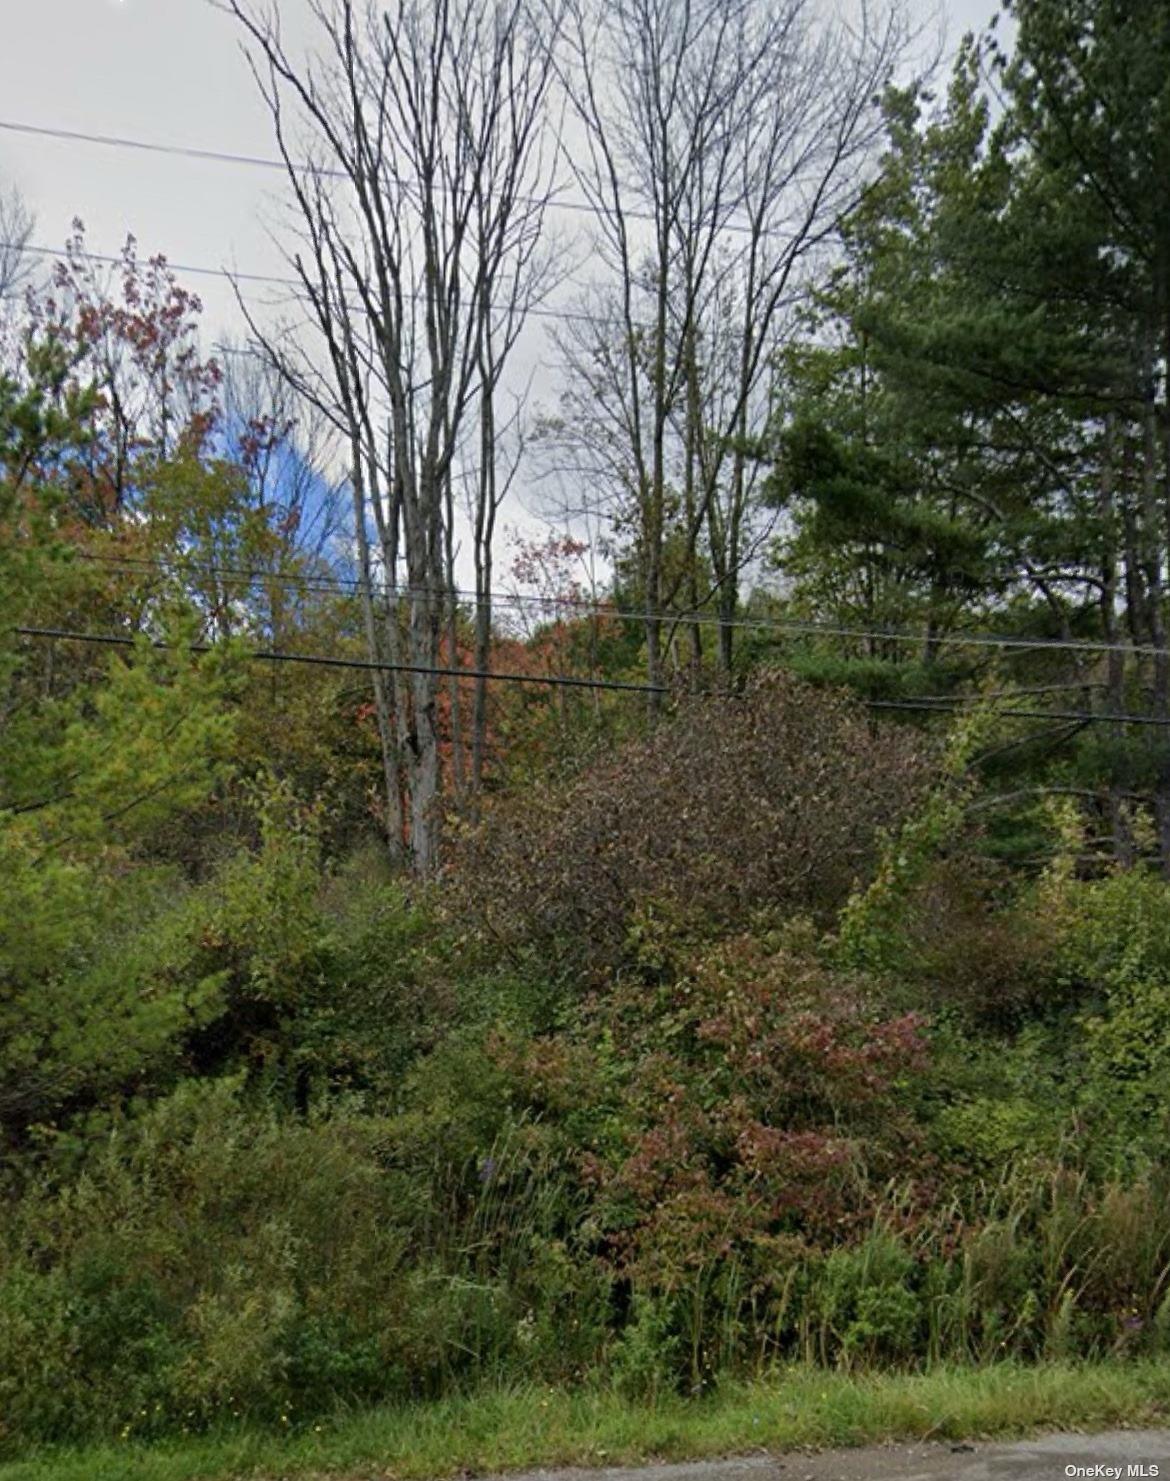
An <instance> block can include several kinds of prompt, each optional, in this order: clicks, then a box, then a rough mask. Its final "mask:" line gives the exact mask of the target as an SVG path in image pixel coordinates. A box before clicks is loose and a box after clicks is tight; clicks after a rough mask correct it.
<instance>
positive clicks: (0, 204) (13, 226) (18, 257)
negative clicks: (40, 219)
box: [0, 187, 36, 299]
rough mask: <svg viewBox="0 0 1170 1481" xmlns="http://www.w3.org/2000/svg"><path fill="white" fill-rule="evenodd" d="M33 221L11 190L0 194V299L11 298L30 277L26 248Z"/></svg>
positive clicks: (34, 223)
mask: <svg viewBox="0 0 1170 1481" xmlns="http://www.w3.org/2000/svg"><path fill="white" fill-rule="evenodd" d="M35 230H36V219H35V217H34V216H33V215H32V214H31V212H30V211H29V209H28V207H27V206H26V205H25V203H24V199H23V197H22V196H21V194H20V192H19V191H18V190H17V189H16V188H15V187H10V188H9V189H8V190H6V191H4V192H2V193H0V299H5V298H14V297H15V296H16V295H17V294H18V293H19V292H20V291H21V289H22V288H23V287H24V286H25V284H26V283H27V282H28V279H29V277H30V276H31V274H32V258H31V257H30V255H29V251H28V248H29V246H30V244H31V242H32V238H33V232H34V231H35Z"/></svg>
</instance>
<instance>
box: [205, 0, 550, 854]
mask: <svg viewBox="0 0 1170 1481" xmlns="http://www.w3.org/2000/svg"><path fill="white" fill-rule="evenodd" d="M227 9H228V10H229V11H230V12H231V13H232V14H233V15H234V16H235V17H236V18H237V20H238V21H239V23H240V25H241V26H242V27H243V29H244V32H245V34H246V37H247V41H248V44H249V48H250V55H251V58H252V62H253V70H254V72H255V75H256V78H257V82H258V84H259V86H260V88H261V90H262V92H263V96H264V99H265V102H266V103H267V106H268V108H269V110H270V113H271V115H272V119H273V124H274V128H275V132H276V138H277V141H278V145H279V147H280V150H281V153H282V156H283V158H284V161H285V165H286V172H287V178H288V182H289V186H290V189H291V192H292V196H293V200H294V202H295V207H296V209H295V212H294V220H295V222H296V227H297V230H298V234H299V238H300V247H299V250H297V251H296V252H295V253H294V254H292V263H293V267H294V269H295V271H296V274H297V277H298V279H299V282H300V287H301V290H302V294H303V297H304V300H305V301H306V302H307V304H308V305H309V308H310V319H311V324H312V328H313V329H314V330H315V331H316V333H317V336H318V344H320V343H323V345H324V348H325V366H324V368H321V366H320V356H319V353H318V351H317V349H316V348H314V347H313V346H311V345H310V344H308V343H307V342H306V340H305V339H304V337H303V336H295V335H293V336H285V337H283V338H281V339H277V338H276V337H274V336H272V335H269V336H267V337H266V341H265V342H266V343H267V345H268V347H269V349H270V351H271V352H272V353H273V355H274V358H275V359H276V360H277V362H278V363H279V364H281V366H282V367H283V369H284V371H285V373H286V374H288V375H289V376H290V377H291V378H292V379H293V380H294V382H295V383H296V384H297V385H298V387H299V388H300V390H301V391H302V392H303V393H304V394H307V395H309V396H310V398H311V399H312V400H313V401H314V402H315V403H316V404H317V405H319V406H322V407H323V408H326V409H327V410H328V413H329V415H330V416H331V418H332V419H333V421H334V424H335V426H337V428H338V429H339V431H340V432H341V433H342V434H343V436H344V438H345V441H346V446H347V448H348V453H349V463H350V473H351V480H352V487H353V498H354V521H355V527H356V533H357V545H358V554H359V560H360V565H361V570H362V575H363V580H362V587H363V606H364V612H365V620H366V632H367V638H368V641H369V644H370V648H371V653H372V655H373V656H374V658H375V659H377V660H379V661H385V662H386V663H387V664H389V665H393V666H396V667H394V668H393V669H392V670H391V671H390V672H389V676H388V677H387V678H385V679H384V680H383V681H382V682H380V683H379V684H377V685H376V686H375V699H376V703H377V709H378V722H379V730H380V734H381V737H382V743H383V747H384V752H385V761H386V765H385V772H386V791H387V827H388V834H389V837H390V842H391V847H392V849H394V850H395V851H398V850H401V851H402V852H404V854H405V856H406V858H407V860H408V862H409V864H410V867H411V868H412V870H413V871H414V872H415V873H416V874H418V875H421V876H429V875H431V874H433V873H434V872H435V870H436V868H437V866H438V859H439V839H440V801H441V799H440V788H441V780H442V778H441V767H440V759H441V758H440V737H439V732H438V725H437V700H438V694H439V686H440V683H441V679H440V678H439V676H437V675H436V674H435V673H434V672H433V670H435V669H436V668H438V667H440V663H439V660H440V654H441V639H442V635H443V632H444V626H445V614H446V613H447V609H448V608H447V604H448V603H449V602H450V601H451V600H453V594H452V593H451V591H450V587H451V581H450V572H449V569H448V565H449V556H450V551H451V533H452V532H451V530H450V521H451V520H452V518H453V509H454V503H453V500H452V499H451V497H450V492H451V480H452V476H453V468H454V463H455V460H456V457H457V454H458V450H459V448H460V446H461V442H462V441H463V440H464V439H465V435H466V432H467V427H468V424H469V420H470V419H471V418H473V417H474V415H475V409H476V407H477V406H480V407H482V406H483V405H485V404H488V403H490V399H491V396H492V394H493V393H494V389H495V386H496V385H497V384H498V376H499V374H500V372H501V371H502V366H503V363H504V352H505V351H506V349H508V348H510V347H511V345H512V344H513V343H514V342H515V335H516V333H517V332H518V326H519V323H520V322H522V318H523V313H524V310H525V305H526V304H527V302H528V301H529V295H530V292H531V277H530V272H529V269H530V266H531V263H532V261H533V254H534V251H535V243H536V241H537V240H538V239H539V236H540V230H541V226H542V223H543V212H544V208H545V205H546V203H547V201H548V198H549V192H550V189H551V181H550V178H549V170H550V168H551V158H550V155H549V154H548V153H547V152H546V151H547V143H548V132H547V129H546V104H547V101H548V95H549V87H550V81H551V78H552V52H551V50H550V46H549V41H550V37H549V34H548V31H547V27H548V24H549V22H548V17H547V13H544V12H542V15H541V17H540V24H539V25H538V24H537V18H536V16H535V15H534V14H533V13H532V10H531V8H530V5H529V3H528V0H396V3H395V4H393V5H391V6H390V7H388V8H383V7H381V6H379V5H376V4H374V3H372V0H362V3H354V0H312V4H311V11H312V15H313V17H314V20H315V22H316V27H317V31H318V44H317V47H316V49H315V51H314V53H313V55H312V56H311V57H310V58H309V59H306V60H299V59H294V58H293V57H292V56H291V55H290V53H289V51H288V49H287V47H286V45H285V43H284V41H283V39H282V36H281V30H280V24H279V20H278V16H277V13H276V11H275V10H271V11H268V12H263V13H261V12H258V11H256V10H254V9H252V8H251V7H250V6H249V5H248V4H247V3H246V0H227ZM501 325H503V326H505V328H504V329H503V330H501V328H500V326H501ZM507 326H511V327H510V328H509V327H507ZM489 338H490V339H491V340H492V342H493V343H494V344H495V345H496V346H497V351H496V355H497V358H496V360H495V361H493V362H491V363H488V362H485V354H484V345H485V340H487V339H489ZM489 434H490V423H489ZM494 456H495V450H494V447H493V446H492V442H491V437H490V435H489V436H488V439H487V445H486V446H485V448H484V452H483V457H484V460H485V464H491V463H492V461H493V460H494Z"/></svg>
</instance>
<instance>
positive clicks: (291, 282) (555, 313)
mask: <svg viewBox="0 0 1170 1481" xmlns="http://www.w3.org/2000/svg"><path fill="white" fill-rule="evenodd" d="M3 251H8V252H28V253H30V254H31V255H32V256H34V257H53V258H56V259H57V260H58V261H68V260H71V259H72V260H76V261H79V262H94V263H97V264H98V265H99V266H102V267H125V266H126V259H125V258H124V257H115V256H113V255H112V254H111V253H108V252H88V251H85V252H66V251H64V250H62V249H59V248H57V247H42V246H37V245H35V244H20V243H17V242H0V252H3ZM163 262H164V264H165V266H166V267H168V268H170V269H171V270H172V271H173V272H176V273H187V274H191V275H192V276H194V277H202V278H223V279H224V280H225V281H227V282H229V283H231V284H233V285H234V284H236V283H262V284H267V285H269V286H273V287H278V288H295V289H297V290H303V289H304V284H303V283H302V281H301V279H300V278H288V277H278V276H276V275H275V274H272V273H245V272H236V271H235V270H234V269H231V268H226V267H204V266H201V265H199V264H197V263H192V262H172V261H171V260H170V258H169V257H166V256H165V255H164V257H163ZM8 296H9V297H13V298H15V297H19V296H20V295H18V294H10V295H8ZM296 296H297V298H298V300H299V301H301V302H306V301H307V300H306V299H305V297H304V294H303V291H298V293H297V295H296ZM404 297H406V298H409V299H411V300H412V301H413V302H415V303H425V301H426V300H425V297H424V296H423V295H422V294H421V293H407V294H405V295H404ZM353 307H354V308H357V307H358V306H357V305H353ZM490 307H491V308H494V309H498V310H499V311H500V312H501V313H503V312H506V311H507V310H508V309H509V308H510V307H511V305H508V304H492V305H490ZM524 317H525V318H533V319H553V320H555V321H556V322H557V323H558V324H563V323H565V322H566V321H572V322H574V323H581V324H594V325H598V326H600V327H602V328H610V327H612V326H613V325H614V324H615V323H617V322H618V319H617V316H615V317H613V318H609V319H607V318H604V317H603V316H602V315H601V314H589V313H585V312H584V311H583V310H582V309H551V308H541V307H540V305H539V304H533V305H531V306H529V307H527V308H525V309H524Z"/></svg>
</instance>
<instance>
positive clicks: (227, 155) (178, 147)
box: [0, 119, 753, 234]
mask: <svg viewBox="0 0 1170 1481" xmlns="http://www.w3.org/2000/svg"><path fill="white" fill-rule="evenodd" d="M0 130H3V131H4V132H5V133H9V134H24V135H27V136H29V137H32V138H38V139H59V140H64V141H65V142H67V143H70V144H97V145H101V146H103V147H105V148H108V149H132V150H136V151H138V152H139V153H144V154H164V155H171V156H174V157H176V158H179V159H193V160H200V161H202V162H203V163H205V164H221V165H239V166H243V167H246V168H249V169H260V170H276V171H278V172H279V173H280V174H282V175H286V174H287V173H288V171H289V164H288V163H287V162H286V161H285V160H282V159H277V158H275V157H274V156H272V155H257V154H239V153H236V152H235V151H233V150H228V149H201V148H197V147H194V146H191V145H187V144H159V143H157V142H156V141H155V140H153V139H132V138H128V137H126V136H123V135H118V134H93V133H88V132H86V131H84V130H82V129H61V128H49V127H46V126H40V125H37V124H31V123H18V122H16V121H14V120H10V119H0ZM291 168H292V170H293V172H294V173H295V174H302V175H306V174H313V175H320V176H322V177H323V178H325V179H330V180H349V179H350V178H351V177H350V175H349V174H348V173H347V172H346V171H345V170H341V169H337V168H336V167H330V166H324V165H322V166H318V165H311V164H309V162H308V161H307V160H306V161H297V160H294V161H293V162H292V166H291ZM394 179H395V182H396V183H397V184H399V185H401V186H402V187H403V188H404V189H407V190H410V189H415V190H417V189H418V183H417V182H415V181H410V180H406V179H403V178H402V177H401V176H397V175H396V176H394ZM439 188H442V187H439ZM512 199H513V200H514V201H515V202H516V203H517V204H518V205H524V206H548V207H555V208H556V209H557V210H560V211H573V212H576V213H578V214H581V215H585V216H594V217H595V216H596V215H597V211H596V209H595V207H594V206H592V205H591V204H590V203H589V202H588V201H576V200H558V199H557V198H556V193H555V191H553V192H552V193H551V194H550V195H549V196H547V197H546V196H536V195H517V196H513V197H512ZM623 215H624V216H625V217H626V218H627V219H628V220H631V221H648V222H651V223H653V222H654V221H655V220H656V218H655V216H654V215H653V213H652V212H650V211H638V210H629V211H624V212H623ZM724 226H725V230H727V231H733V232H739V233H745V234H751V233H752V231H753V228H752V226H751V225H750V224H748V223H746V222H740V221H728V222H726V223H725V224H724Z"/></svg>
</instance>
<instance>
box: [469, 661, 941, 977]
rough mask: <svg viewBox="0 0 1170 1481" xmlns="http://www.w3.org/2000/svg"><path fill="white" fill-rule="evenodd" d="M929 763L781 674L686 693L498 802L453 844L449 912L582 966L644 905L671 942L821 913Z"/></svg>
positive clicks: (603, 959)
mask: <svg viewBox="0 0 1170 1481" xmlns="http://www.w3.org/2000/svg"><path fill="white" fill-rule="evenodd" d="M927 771H928V768H927V765H926V759H925V755H924V752H923V750H922V747H921V744H920V743H919V742H918V741H916V740H915V739H914V738H913V737H912V736H911V735H910V733H909V732H907V731H906V730H904V729H903V730H898V729H895V728H893V727H875V726H874V725H873V724H872V723H871V721H870V719H869V718H868V717H867V715H866V713H865V712H864V710H863V709H861V708H860V707H859V706H857V705H855V704H854V703H852V702H851V701H849V700H847V699H846V698H844V697H843V696H840V695H836V694H831V693H827V692H825V691H821V690H816V689H813V688H812V687H810V686H804V685H801V684H799V683H797V682H796V681H794V680H792V679H790V678H787V677H785V676H783V675H773V676H770V677H767V678H763V679H760V680H757V681H756V682H755V683H754V684H753V685H752V687H751V688H750V689H749V690H748V692H747V693H746V694H744V695H743V696H742V698H741V699H739V700H736V701H733V700H729V699H727V698H726V697H716V698H708V699H696V700H688V701H686V702H684V703H683V705H682V706H681V708H680V710H679V712H678V714H677V715H675V716H674V717H673V718H672V719H670V720H668V721H664V722H663V723H662V724H661V725H660V726H659V727H658V728H657V729H656V730H655V731H653V733H652V734H651V735H650V736H649V737H648V738H647V739H645V740H640V741H637V742H631V743H628V744H626V745H624V746H623V747H621V748H620V749H619V750H618V751H617V752H616V754H614V756H613V757H612V759H610V760H608V761H606V762H602V763H598V764H596V765H594V766H593V767H592V768H591V769H590V770H588V771H587V772H586V773H585V774H584V775H583V776H582V777H580V778H579V779H578V780H577V781H576V782H574V783H573V784H571V785H570V786H568V787H564V788H556V787H551V786H546V787H534V788H532V789H531V790H530V791H529V792H527V793H525V795H524V796H522V797H519V798H515V799H509V800H506V801H502V802H500V803H499V804H497V805H496V806H495V807H494V808H493V809H492V811H491V812H490V814H489V816H488V818H487V820H486V822H485V823H484V824H483V825H482V826H481V827H480V828H479V829H476V830H472V831H471V832H470V833H468V834H466V835H464V836H463V838H462V839H461V841H460V843H459V845H458V847H457V848H456V850H455V857H454V861H453V863H452V866H451V880H450V883H451V887H452V892H451V893H452V906H451V908H452V914H453V916H454V918H455V919H457V920H459V921H460V922H461V923H470V924H474V925H475V927H476V928H477V929H478V930H479V931H480V932H482V933H483V934H484V935H485V937H486V938H487V939H489V940H490V941H491V942H492V943H493V944H494V945H495V947H496V949H497V950H498V949H500V947H501V946H502V947H503V948H504V949H506V950H512V951H515V950H517V949H518V948H519V947H520V946H522V945H524V944H527V945H529V946H535V947H536V948H537V949H538V951H539V953H540V954H541V955H542V957H543V959H544V960H545V962H546V963H557V964H559V965H560V966H561V967H562V968H563V969H565V970H567V971H570V972H581V971H586V972H588V973H589V974H591V975H593V976H594V977H596V976H597V975H598V974H600V973H602V972H604V971H605V970H606V969H607V968H612V967H614V966H615V965H617V964H619V963H621V962H622V961H623V960H624V959H625V957H626V956H627V954H628V951H629V947H630V929H631V926H632V924H633V923H634V921H635V919H636V918H638V916H639V915H642V914H645V912H646V911H647V910H658V911H660V912H661V913H662V914H663V915H664V916H665V918H666V919H667V920H669V921H670V922H671V923H673V925H674V926H675V927H676V928H677V929H678V931H679V932H680V933H681V935H682V937H683V939H684V940H685V939H686V938H687V937H688V936H689V937H691V938H692V939H693V937H694V936H695V935H696V934H700V933H702V932H708V931H711V930H725V929H727V928H729V927H736V926H738V927H739V928H741V929H742V927H743V924H744V923H745V921H746V920H747V919H748V918H749V917H750V916H751V914H752V913H753V912H755V911H759V910H765V911H768V912H770V913H771V914H772V915H774V916H776V917H779V918H781V919H782V918H784V917H786V916H789V915H792V914H794V913H802V912H813V913H815V914H817V915H819V916H821V917H822V918H824V919H826V920H827V919H828V918H829V917H830V915H831V912H832V911H833V909H834V908H835V907H836V906H838V905H840V904H841V903H842V902H843V901H844V899H845V898H846V896H847V895H848V894H849V892H850V890H851V889H852V888H853V887H854V885H855V884H856V882H857V880H858V878H859V877H862V876H864V875H865V874H866V871H867V870H868V869H869V868H870V866H871V864H872V862H873V859H874V855H875V849H876V845H877V842H878V838H879V835H880V833H881V832H882V830H883V829H886V828H889V827H890V826H891V825H892V824H894V823H896V822H897V821H898V820H899V819H900V818H901V817H902V816H903V815H904V813H905V812H906V810H907V809H908V808H909V807H910V806H911V804H912V802H913V801H914V799H915V798H916V797H917V796H918V794H919V792H920V790H921V789H922V787H923V785H924V783H925V780H926V777H927Z"/></svg>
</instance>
